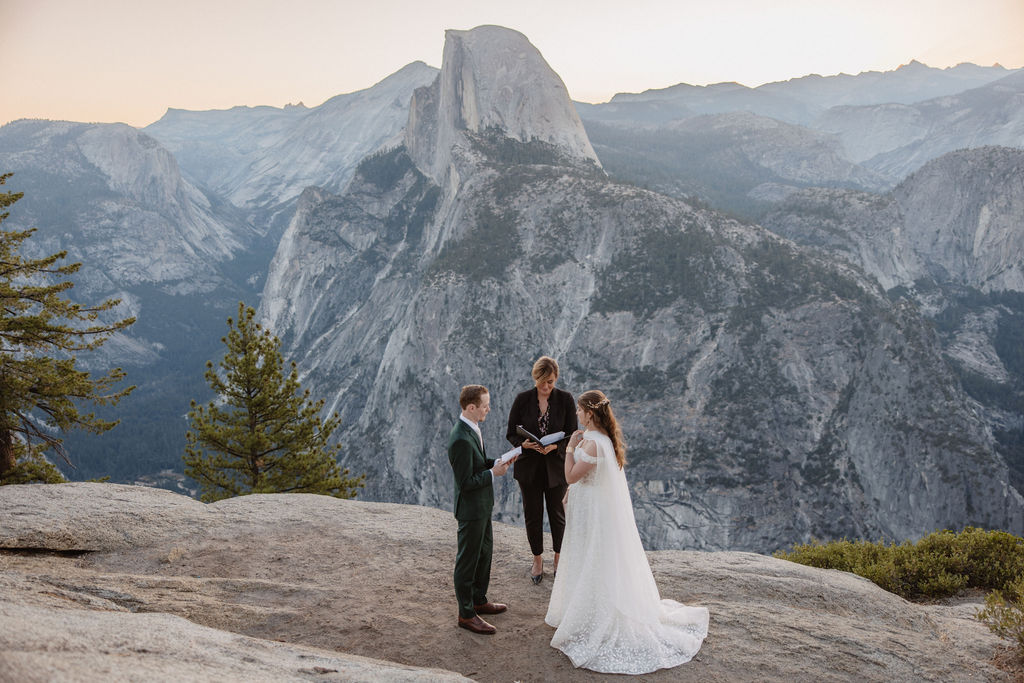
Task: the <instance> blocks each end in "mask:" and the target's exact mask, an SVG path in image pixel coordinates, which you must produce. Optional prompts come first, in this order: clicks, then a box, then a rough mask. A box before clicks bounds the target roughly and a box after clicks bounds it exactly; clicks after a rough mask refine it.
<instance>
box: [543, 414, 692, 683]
mask: <svg viewBox="0 0 1024 683" xmlns="http://www.w3.org/2000/svg"><path fill="white" fill-rule="evenodd" d="M583 438H584V439H586V440H589V441H594V442H595V443H596V444H597V452H598V456H597V458H591V457H590V456H588V455H587V454H586V453H585V452H584V451H583V449H582V448H579V447H577V449H576V452H575V457H576V458H577V459H580V458H582V459H583V460H585V461H586V462H591V463H594V464H596V467H594V468H593V469H592V470H591V471H590V472H588V473H587V474H586V475H585V476H584V477H583V478H582V479H581V480H579V481H578V482H576V483H575V484H573V485H572V486H570V487H569V501H568V504H567V505H566V509H565V536H564V537H563V539H562V553H561V557H560V562H559V564H558V574H557V576H556V577H555V584H554V587H553V588H552V589H551V602H550V603H549V604H548V613H547V616H546V617H545V618H544V621H545V622H547V624H548V625H550V626H555V627H557V630H556V631H555V635H554V637H553V638H552V639H551V646H552V647H556V648H558V649H559V650H561V651H562V652H564V653H565V654H566V655H568V657H569V659H571V660H572V663H573V665H575V666H578V667H584V668H587V669H591V670H593V671H600V672H602V673H625V674H643V673H649V672H651V671H655V670H657V669H666V668H669V667H673V666H677V665H679V664H682V663H684V662H688V661H690V659H692V658H693V656H694V655H695V654H697V651H698V650H699V649H700V646H701V643H702V642H703V640H704V638H705V637H706V636H707V634H708V610H707V609H706V608H704V607H688V606H686V605H683V604H681V603H678V602H676V601H674V600H662V599H661V596H660V595H659V594H658V586H657V585H656V584H655V582H654V576H653V575H652V574H651V567H650V565H649V564H648V562H647V555H645V554H644V548H643V545H642V543H641V542H640V534H639V533H638V532H637V529H636V520H635V519H634V517H633V503H632V500H631V498H630V495H629V487H628V485H627V483H626V475H625V472H623V470H621V469H619V466H618V463H617V462H616V461H615V451H614V448H613V446H612V442H611V439H609V438H608V437H607V436H605V435H604V434H602V433H601V432H597V431H587V432H585V433H584V435H583Z"/></svg>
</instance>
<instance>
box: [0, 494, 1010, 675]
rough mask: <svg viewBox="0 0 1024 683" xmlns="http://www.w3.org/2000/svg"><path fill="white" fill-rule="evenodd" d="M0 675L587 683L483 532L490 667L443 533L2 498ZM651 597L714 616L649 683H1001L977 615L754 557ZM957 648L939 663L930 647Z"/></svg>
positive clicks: (292, 513)
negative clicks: (494, 602)
mask: <svg viewBox="0 0 1024 683" xmlns="http://www.w3.org/2000/svg"><path fill="white" fill-rule="evenodd" d="M0 516H2V518H3V519H4V524H3V525H0V569H2V571H0V626H2V628H0V647H2V649H3V652H4V657H3V658H2V660H0V676H2V677H3V678H4V679H5V680H24V681H52V680H81V679H91V678H95V677H96V676H97V675H99V674H100V673H102V675H103V677H104V678H105V679H106V680H110V681H122V680H139V679H140V678H145V679H165V678H175V679H183V678H194V679H204V680H205V679H232V680H234V679H245V680H258V681H264V680H267V681H270V680H275V681H276V680H309V679H311V678H316V679H317V680H346V681H349V680H356V681H371V680H400V681H445V680H465V679H463V678H461V676H460V675H459V674H458V673H454V672H459V673H461V674H462V675H463V676H468V677H471V678H474V679H476V680H504V679H509V680H542V679H543V680H559V681H569V682H575V681H585V680H591V679H592V677H593V674H592V673H590V672H588V671H585V670H577V669H574V668H573V667H572V665H571V664H570V663H569V661H568V660H567V659H566V658H565V657H564V655H562V653H561V652H559V651H557V650H555V649H553V648H552V647H550V645H549V641H550V639H551V632H552V631H551V629H550V628H548V627H547V626H545V625H544V624H543V617H544V613H545V611H546V609H547V602H548V598H549V595H550V590H551V580H550V574H549V575H548V577H547V580H546V581H544V582H543V583H541V584H540V585H539V586H534V585H533V584H532V583H531V582H530V581H529V580H528V579H527V576H526V574H527V569H528V567H529V547H528V545H527V543H526V539H525V534H524V533H523V532H522V529H520V528H517V527H512V526H508V525H506V524H501V523H498V524H496V525H495V529H494V537H495V544H494V545H495V554H494V564H493V567H492V574H491V576H492V578H491V594H492V595H493V597H494V598H495V599H499V600H502V601H505V602H507V603H509V606H510V607H509V611H508V612H507V613H505V614H502V615H498V616H496V617H494V619H493V622H494V623H495V625H496V626H497V627H498V628H499V629H500V631H499V635H498V638H504V640H503V641H502V642H503V646H502V647H500V648H497V647H496V648H489V647H485V648H480V647H478V645H479V644H480V643H478V642H477V640H476V639H477V638H478V637H477V636H473V635H471V634H469V633H467V632H466V631H463V630H461V629H458V628H456V626H455V616H456V610H455V604H454V596H453V593H452V590H451V585H450V584H451V562H452V559H451V558H452V552H453V550H452V549H453V548H454V540H455V532H456V523H455V520H454V518H452V516H451V515H450V514H449V513H445V512H441V511H438V510H433V509H430V508H421V507H415V506H406V505H391V504H384V503H366V502H359V501H352V500H338V499H333V498H329V497H326V496H314V495H303V494H298V495H254V496H246V497H243V498H236V499H231V500H226V501H221V502H218V503H214V504H211V505H204V504H202V503H198V502H196V501H194V500H191V499H187V498H183V497H181V496H177V495H175V494H171V493H169V492H167V491H160V490H156V489H147V488H142V487H128V486H119V485H113V484H61V485H51V486H5V487H0ZM648 558H649V560H650V563H651V566H652V569H653V570H654V576H655V579H656V581H657V583H658V587H659V589H660V592H661V595H662V596H663V597H666V598H673V599H676V600H680V601H682V602H686V603H688V604H697V605H703V606H706V607H708V608H709V610H710V612H711V628H710V635H709V637H708V639H707V640H706V641H705V642H704V646H703V647H702V649H701V651H700V653H699V654H698V655H697V657H696V658H695V659H694V660H693V661H692V662H690V663H688V664H685V665H683V666H682V667H680V668H677V669H671V670H668V671H661V672H657V673H655V674H652V675H650V676H648V677H646V678H649V679H650V680H666V681H668V680H679V677H680V676H684V677H687V678H689V677H692V678H694V679H700V680H713V681H714V680H721V681H727V680H740V679H744V678H748V677H749V676H750V674H751V672H755V671H756V672H757V678H758V679H759V680H766V681H782V680H788V681H812V680H813V681H821V680H848V679H849V678H850V677H856V678H858V679H859V680H864V681H891V680H905V679H908V678H914V679H916V680H935V681H938V680H966V679H971V680H991V681H999V680H1009V676H1007V675H1005V674H1003V673H1002V672H1001V671H1000V670H999V669H997V668H995V666H993V664H992V663H991V660H992V658H993V656H994V655H995V654H996V653H997V652H999V650H1000V643H999V640H998V639H997V638H996V637H995V636H994V635H992V634H991V633H990V632H989V631H988V629H987V628H986V627H985V626H984V625H983V624H981V623H980V622H978V621H977V620H976V619H974V618H973V611H974V610H975V609H976V607H977V605H978V604H979V601H978V600H977V599H973V600H967V601H954V602H951V603H950V604H947V605H941V604H933V605H916V604H913V603H908V602H906V601H905V600H903V599H901V598H899V597H896V596H894V595H891V594H889V593H886V592H885V591H883V590H881V589H879V588H878V587H876V586H875V585H873V584H871V583H869V582H868V581H866V580H864V579H861V578H859V577H856V576H854V575H852V574H847V573H844V572H838V571H830V570H820V569H812V568H810V567H804V566H802V565H797V564H792V563H790V562H786V561H783V560H778V559H774V558H770V557H765V556H761V555H754V554H751V553H702V552H681V551H660V552H652V553H649V554H648ZM951 642H952V643H956V647H950V646H949V643H951Z"/></svg>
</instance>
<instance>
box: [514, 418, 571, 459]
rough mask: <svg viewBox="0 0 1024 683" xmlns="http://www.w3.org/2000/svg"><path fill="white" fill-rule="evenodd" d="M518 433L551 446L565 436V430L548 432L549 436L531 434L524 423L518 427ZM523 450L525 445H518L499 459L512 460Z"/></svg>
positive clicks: (543, 444)
mask: <svg viewBox="0 0 1024 683" xmlns="http://www.w3.org/2000/svg"><path fill="white" fill-rule="evenodd" d="M516 433H517V434H519V436H525V437H526V438H527V439H529V440H530V441H536V442H537V443H539V444H540V445H541V446H550V445H551V444H553V443H555V442H556V441H561V440H562V439H564V438H565V432H555V433H554V434H548V435H547V436H543V437H536V436H534V435H533V434H531V433H530V432H528V431H526V430H525V429H523V427H522V425H520V426H518V427H516ZM522 452H523V447H522V446H516V447H515V448H513V449H512V450H510V451H508V452H507V453H502V454H501V457H500V458H498V460H499V461H500V462H508V461H509V460H511V459H512V458H514V457H516V456H517V455H519V454H520V453H522Z"/></svg>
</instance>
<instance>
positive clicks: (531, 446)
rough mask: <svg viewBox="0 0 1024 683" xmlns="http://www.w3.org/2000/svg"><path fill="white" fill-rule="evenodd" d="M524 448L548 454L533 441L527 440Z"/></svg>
mask: <svg viewBox="0 0 1024 683" xmlns="http://www.w3.org/2000/svg"><path fill="white" fill-rule="evenodd" d="M522 447H523V448H529V449H530V450H531V451H537V452H538V453H546V452H547V451H545V450H544V447H543V446H541V445H540V444H539V443H537V442H536V441H533V440H532V439H527V440H526V441H524V442H523V446H522Z"/></svg>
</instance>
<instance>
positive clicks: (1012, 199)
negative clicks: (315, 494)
mask: <svg viewBox="0 0 1024 683" xmlns="http://www.w3.org/2000/svg"><path fill="white" fill-rule="evenodd" d="M1022 219H1024V150H1020V149H1010V148H1006V147H983V148H979V149H971V150H962V151H958V152H952V153H949V154H946V155H944V156H942V157H940V158H938V159H936V160H934V161H932V162H929V163H928V164H926V165H925V166H924V167H923V168H921V169H920V170H919V171H917V172H916V173H914V174H912V175H911V176H909V177H908V178H907V179H905V180H904V181H903V182H902V183H900V185H899V186H898V187H897V188H895V189H894V190H893V191H892V192H890V193H888V194H886V195H883V196H878V195H870V194H866V193H857V192H849V191H841V190H824V189H811V190H804V191H801V192H798V193H795V194H792V195H790V197H789V198H788V200H787V201H785V202H783V203H782V204H780V205H779V207H778V208H777V210H776V211H774V212H773V213H771V214H769V215H768V216H767V217H766V218H765V219H764V223H765V225H766V226H767V227H769V228H771V229H772V230H773V231H775V232H777V233H779V234H780V235H783V236H784V237H788V238H790V239H793V240H794V241H797V242H800V243H804V244H811V245H815V246H822V247H826V248H828V249H829V250H830V251H833V252H838V253H841V254H843V255H844V256H845V257H846V258H847V259H848V260H850V261H852V262H854V263H856V264H857V265H859V266H861V267H862V268H864V270H865V271H866V272H867V273H869V274H870V275H872V276H874V277H875V278H877V279H878V281H879V282H880V283H881V284H882V286H883V287H885V288H886V289H891V288H893V287H895V286H898V285H903V286H912V285H913V284H914V282H916V281H917V280H920V279H923V278H930V279H932V280H934V281H936V282H941V283H948V284H953V285H960V286H965V287H972V288H975V289H978V290H981V291H984V292H989V291H1002V290H1010V291H1017V292H1020V291H1024V230H1021V221H1022Z"/></svg>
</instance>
